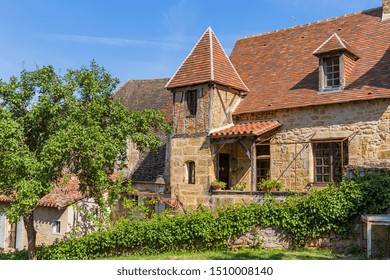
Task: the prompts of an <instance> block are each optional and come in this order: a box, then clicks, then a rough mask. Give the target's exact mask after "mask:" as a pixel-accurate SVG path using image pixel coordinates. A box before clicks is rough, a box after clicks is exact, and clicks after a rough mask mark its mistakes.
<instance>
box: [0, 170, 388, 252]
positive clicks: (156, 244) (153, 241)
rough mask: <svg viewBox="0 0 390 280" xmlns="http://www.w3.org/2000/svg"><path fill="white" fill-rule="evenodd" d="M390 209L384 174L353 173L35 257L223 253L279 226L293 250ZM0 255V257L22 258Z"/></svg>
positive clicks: (126, 227) (123, 228)
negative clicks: (313, 187) (281, 196)
mask: <svg viewBox="0 0 390 280" xmlns="http://www.w3.org/2000/svg"><path fill="white" fill-rule="evenodd" d="M388 208H390V174H389V172H388V171H381V170H379V171H373V172H368V173H366V174H365V175H364V176H360V175H357V174H355V175H353V176H352V177H351V178H348V179H345V180H344V181H342V182H341V184H340V185H339V186H336V185H334V184H332V185H330V186H328V187H327V188H326V189H323V190H317V191H313V192H310V193H308V194H306V195H292V196H289V197H288V198H287V199H286V200H285V201H276V200H275V199H274V198H273V197H272V196H270V195H269V196H266V199H265V201H264V203H262V204H261V205H260V204H249V205H225V206H223V207H221V208H219V209H218V210H217V211H216V212H212V211H210V210H209V209H206V208H202V207H200V208H199V209H197V210H196V211H192V212H187V213H182V214H178V213H176V214H173V213H170V212H165V213H163V214H162V215H159V216H153V217H152V218H151V219H144V220H134V219H133V220H131V221H129V220H121V221H120V222H118V223H117V224H116V226H115V227H114V228H112V229H111V230H106V231H99V232H94V233H92V234H89V235H87V236H85V237H81V238H78V239H73V238H72V239H70V240H68V241H61V242H58V243H56V244H53V245H51V246H44V247H40V248H39V250H38V257H39V258H40V259H95V258H102V257H104V256H114V255H123V254H145V253H159V252H167V251H171V252H174V251H183V250H185V251H199V250H211V249H226V248H227V247H228V246H229V240H232V239H234V238H237V237H239V236H240V235H242V234H245V233H247V232H248V231H249V230H250V228H251V227H252V226H254V225H258V226H262V227H276V228H280V229H281V230H282V231H283V233H284V234H285V235H286V236H288V237H290V238H291V239H292V241H293V244H294V245H295V246H302V245H304V244H305V242H306V241H307V240H309V239H311V238H317V237H319V236H321V235H323V234H325V233H336V234H338V235H341V236H345V235H347V234H348V233H349V232H350V230H351V227H352V225H353V223H354V221H355V220H356V218H358V217H359V216H360V215H361V214H364V213H381V212H383V211H385V210H386V209H388ZM23 256H24V255H23V254H22V253H21V252H17V253H16V254H14V255H5V254H0V259H3V258H8V259H17V258H23Z"/></svg>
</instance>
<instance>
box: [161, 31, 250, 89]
mask: <svg viewBox="0 0 390 280" xmlns="http://www.w3.org/2000/svg"><path fill="white" fill-rule="evenodd" d="M208 82H214V83H216V84H220V85H224V86H228V87H232V88H234V89H237V90H240V91H245V92H247V91H249V90H248V88H247V87H246V85H245V84H244V82H243V81H242V80H241V78H240V76H239V75H238V73H237V71H236V69H235V68H234V66H233V64H232V63H231V61H230V59H229V57H228V56H227V55H226V53H225V51H224V50H223V48H222V46H221V44H220V43H219V41H218V39H217V37H216V36H215V34H214V32H213V31H212V30H211V28H210V27H209V28H208V29H207V30H206V32H205V33H204V34H203V35H202V37H201V38H200V40H199V41H198V43H196V45H195V47H194V48H193V49H192V51H191V52H190V54H189V55H188V56H187V58H186V59H185V60H184V62H183V63H182V65H181V66H180V67H179V69H178V70H177V71H176V73H175V74H174V75H173V76H172V78H171V79H170V80H169V82H168V83H167V85H166V86H165V87H166V88H167V89H173V88H178V87H183V86H189V85H195V84H202V83H208Z"/></svg>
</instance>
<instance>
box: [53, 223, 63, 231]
mask: <svg viewBox="0 0 390 280" xmlns="http://www.w3.org/2000/svg"><path fill="white" fill-rule="evenodd" d="M53 233H54V234H60V233H61V221H60V220H53Z"/></svg>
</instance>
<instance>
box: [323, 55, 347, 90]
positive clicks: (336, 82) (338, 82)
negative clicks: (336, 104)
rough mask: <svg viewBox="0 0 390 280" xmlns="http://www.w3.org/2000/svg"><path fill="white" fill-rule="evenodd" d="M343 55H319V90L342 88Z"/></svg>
mask: <svg viewBox="0 0 390 280" xmlns="http://www.w3.org/2000/svg"><path fill="white" fill-rule="evenodd" d="M343 57H344V55H343V54H341V55H339V54H337V55H331V56H329V55H328V56H326V55H325V56H322V57H320V72H319V73H320V89H319V91H320V92H328V91H338V90H342V89H343V86H344V84H343V83H344V82H343V81H344V78H343V77H344V68H343V67H344V66H343V65H344V62H343V61H344V58H343Z"/></svg>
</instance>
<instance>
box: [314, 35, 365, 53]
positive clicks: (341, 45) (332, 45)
mask: <svg viewBox="0 0 390 280" xmlns="http://www.w3.org/2000/svg"><path fill="white" fill-rule="evenodd" d="M337 51H346V52H349V53H350V54H351V55H352V56H353V57H355V59H356V58H358V55H357V54H356V51H354V49H353V47H352V46H351V45H350V44H348V43H347V42H346V41H344V40H343V39H341V38H340V36H339V35H337V33H333V34H332V35H331V36H330V37H329V38H328V39H327V40H326V41H325V42H324V43H322V44H321V46H319V47H318V48H317V49H316V50H315V51H314V52H313V54H314V55H315V56H321V55H323V54H327V53H332V52H337Z"/></svg>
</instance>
